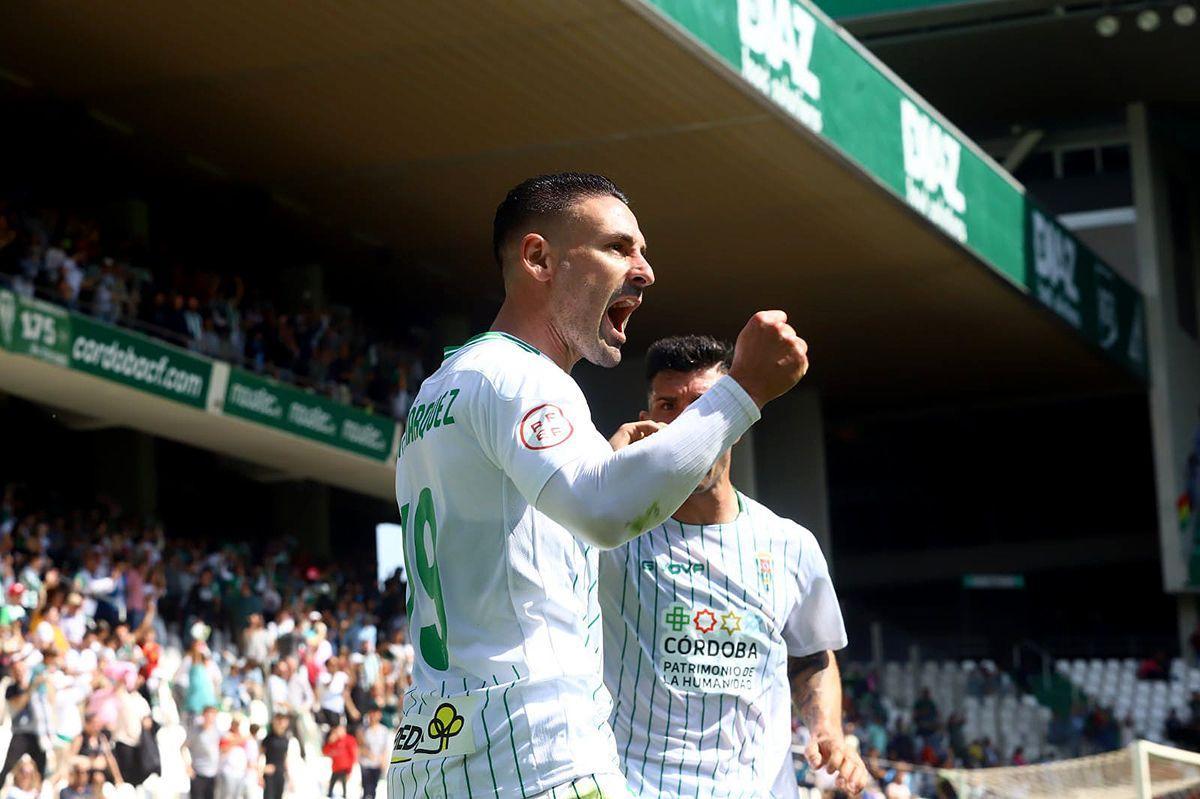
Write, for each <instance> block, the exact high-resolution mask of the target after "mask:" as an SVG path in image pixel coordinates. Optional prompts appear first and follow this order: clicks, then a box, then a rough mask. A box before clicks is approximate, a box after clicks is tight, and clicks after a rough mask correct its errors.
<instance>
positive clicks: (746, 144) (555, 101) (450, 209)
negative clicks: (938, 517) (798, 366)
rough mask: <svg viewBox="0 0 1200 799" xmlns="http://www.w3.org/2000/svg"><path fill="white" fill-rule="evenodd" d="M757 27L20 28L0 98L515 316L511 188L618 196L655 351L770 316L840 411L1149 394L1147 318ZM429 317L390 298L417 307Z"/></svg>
mask: <svg viewBox="0 0 1200 799" xmlns="http://www.w3.org/2000/svg"><path fill="white" fill-rule="evenodd" d="M741 5H742V6H743V7H753V6H755V5H756V4H753V3H746V2H743V3H742V4H741ZM781 8H786V9H789V11H788V14H785V15H784V16H787V17H788V18H786V19H781V18H778V17H777V16H775V15H774V12H772V11H771V9H781ZM738 9H739V4H738V3H736V2H734V0H727V1H726V2H713V3H690V2H684V1H683V0H655V2H654V4H651V3H644V2H641V0H588V1H587V2H585V1H584V0H576V1H575V2H561V0H522V1H521V2H459V3H403V4H382V5H381V4H377V3H371V2H366V1H365V0H360V1H359V2H346V3H339V4H335V5H328V4H293V3H286V2H282V0H274V1H272V2H257V3H240V2H231V1H229V0H224V1H222V2H211V3H202V4H188V5H182V6H181V5H178V4H161V3H153V2H149V1H148V0H143V2H129V3H122V4H116V5H113V4H105V5H102V6H101V5H96V6H92V5H83V6H80V5H77V4H66V3H39V4H8V5H6V6H4V7H3V8H2V9H0V53H2V55H0V68H2V69H3V70H4V71H5V72H4V73H0V75H4V74H7V76H8V78H9V81H8V82H9V87H8V89H7V91H6V94H8V95H9V96H14V95H15V96H25V95H30V94H32V95H37V94H38V93H39V92H45V93H47V94H49V95H52V96H55V97H58V98H65V99H67V100H72V101H79V102H82V103H84V104H86V105H87V106H88V107H89V108H92V109H94V111H95V112H97V116H98V117H99V118H102V119H104V120H107V121H108V122H109V123H110V124H111V125H112V126H113V127H115V128H117V129H121V130H128V131H131V135H134V136H146V137H148V140H150V141H154V142H157V143H166V144H167V145H169V146H171V147H173V148H176V149H178V150H179V151H181V152H182V153H184V154H186V155H187V156H188V157H189V158H191V159H192V160H193V162H194V163H201V164H206V165H209V166H211V167H212V171H214V172H221V173H224V174H227V175H228V176H230V177H231V178H233V179H236V180H242V181H250V182H253V183H256V184H260V185H263V186H266V187H268V188H269V189H270V190H272V191H273V192H275V193H276V194H277V195H278V196H280V197H281V198H286V199H287V201H289V202H291V203H293V204H294V205H295V206H296V207H298V208H305V209H308V211H309V212H310V213H311V214H312V215H313V216H314V217H315V218H319V219H321V220H322V221H324V222H332V223H333V224H336V225H339V226H342V227H344V228H345V229H346V230H349V231H354V232H357V233H360V234H362V235H363V236H364V237H369V238H374V239H378V240H380V241H382V242H384V243H386V244H387V245H389V246H391V247H394V248H396V249H397V250H398V251H399V252H400V253H401V254H404V255H407V256H409V257H410V259H411V261H412V262H413V263H417V264H426V265H434V266H436V267H437V268H438V269H441V270H444V271H445V273H446V275H447V278H446V279H447V280H449V281H452V282H454V283H457V284H458V285H460V286H461V289H462V291H464V292H470V293H473V294H479V293H487V292H491V293H495V292H498V290H499V285H498V282H499V281H498V278H497V276H496V275H495V270H494V267H493V266H492V265H491V262H490V253H489V250H490V242H489V238H490V230H489V227H490V219H491V212H492V210H493V208H494V206H495V203H496V201H497V199H498V198H499V196H500V195H501V194H502V192H503V191H504V189H506V188H507V187H508V186H510V185H512V184H513V183H515V182H516V181H518V180H520V179H521V178H523V177H526V176H528V175H530V174H534V173H538V172H545V171H551V170H559V169H586V170H591V171H601V172H605V173H607V174H610V175H611V176H613V177H614V178H615V179H616V180H617V181H618V182H619V183H620V184H622V185H623V186H624V187H625V188H626V190H627V191H628V193H629V194H630V195H631V197H632V198H633V199H634V205H635V210H636V212H637V213H638V216H639V218H640V220H641V223H642V227H643V230H644V231H645V233H646V235H647V238H648V240H649V243H650V257H651V262H652V263H653V264H654V265H655V267H656V270H657V274H658V280H659V282H658V285H657V286H655V287H654V289H652V291H651V292H650V293H649V294H648V298H647V299H648V302H647V304H646V306H645V307H644V308H643V310H642V311H641V312H640V313H639V314H638V316H637V317H636V318H635V319H634V321H633V324H632V334H633V336H632V343H633V346H635V347H636V346H641V345H644V344H645V343H647V342H648V341H649V340H650V339H651V338H652V337H654V336H658V335H661V334H667V333H672V332H680V331H691V330H707V331H713V332H717V333H721V334H726V335H733V334H736V332H737V330H738V328H739V327H740V325H741V323H742V321H744V319H745V318H746V317H747V315H748V314H749V313H751V312H752V311H754V310H756V309H759V308H762V307H765V306H778V307H783V308H786V309H788V310H789V311H790V312H791V314H792V315H793V317H794V319H795V320H796V322H797V327H798V329H800V331H801V332H802V333H803V335H805V337H806V338H808V339H809V341H810V343H811V345H812V348H813V353H814V355H813V357H814V377H815V379H816V380H817V381H818V382H819V383H820V384H821V385H822V386H823V388H824V389H825V390H826V391H828V392H830V393H832V394H834V395H841V396H864V395H868V394H869V395H871V396H878V395H879V394H881V393H886V394H912V393H914V392H917V393H925V392H931V391H938V392H942V391H987V392H1002V393H1008V392H1018V393H1034V392H1076V391H1085V392H1086V391H1102V390H1112V389H1130V388H1133V387H1136V386H1137V385H1138V380H1137V378H1136V376H1135V375H1136V374H1137V373H1138V372H1139V371H1140V370H1141V369H1142V367H1141V365H1140V362H1139V361H1138V357H1139V356H1140V355H1141V351H1140V350H1139V346H1140V339H1141V336H1140V326H1141V320H1140V315H1141V310H1140V302H1141V301H1140V297H1138V296H1137V294H1136V292H1135V291H1134V290H1133V289H1131V288H1130V287H1129V286H1127V285H1125V284H1123V283H1122V282H1121V281H1120V279H1119V278H1115V277H1113V276H1112V275H1111V274H1110V273H1108V272H1107V271H1106V270H1105V268H1104V267H1103V265H1102V264H1099V263H1098V262H1097V261H1096V260H1095V259H1094V257H1093V256H1092V255H1091V254H1090V253H1088V252H1087V251H1086V250H1085V249H1084V248H1082V245H1079V244H1078V243H1077V242H1075V241H1074V240H1073V239H1072V238H1071V237H1070V235H1069V234H1068V233H1066V232H1065V231H1063V230H1062V229H1061V228H1059V227H1057V226H1056V225H1055V224H1054V223H1053V222H1052V221H1050V220H1047V219H1045V218H1043V217H1042V216H1041V215H1040V214H1039V213H1038V212H1037V209H1036V207H1034V206H1033V205H1032V204H1031V202H1030V201H1029V200H1028V198H1027V197H1025V195H1024V193H1023V190H1022V189H1021V187H1020V186H1019V185H1018V184H1016V183H1015V182H1014V181H1012V179H1011V178H1009V177H1008V176H1006V175H1004V174H1003V173H1002V172H1001V171H1000V170H999V169H998V168H997V167H995V166H994V165H993V164H992V163H991V162H990V161H989V160H987V159H986V157H984V156H982V154H981V153H980V152H979V151H978V150H977V148H974V146H973V145H971V144H970V143H969V142H967V141H966V140H965V138H963V137H962V136H961V135H960V134H958V133H957V132H956V131H955V130H954V129H953V127H951V126H950V125H949V124H947V123H946V122H945V121H944V120H942V119H941V118H940V117H939V116H938V115H937V113H936V112H935V111H934V110H933V109H931V108H929V107H928V106H927V105H925V104H924V103H923V101H921V100H920V99H919V98H917V97H916V96H915V95H913V94H912V93H911V92H910V91H909V90H908V89H907V88H906V87H904V86H903V85H902V84H900V83H899V82H898V81H896V80H895V79H894V78H893V77H892V76H891V75H890V73H889V72H888V71H887V70H886V69H885V68H882V67H881V66H879V65H878V64H877V63H875V62H874V61H873V60H872V59H871V58H870V57H869V56H868V55H866V53H865V51H864V50H862V48H861V47H859V46H858V45H857V44H856V43H854V42H852V41H850V40H849V39H848V37H846V36H844V35H843V34H842V33H841V32H840V31H839V30H838V29H836V27H834V26H831V24H830V23H828V21H827V20H825V19H824V18H823V17H822V16H821V15H820V14H819V13H815V12H813V10H812V7H811V6H810V5H808V4H807V2H806V0H795V2H794V3H792V5H790V6H789V5H787V4H786V3H785V4H779V3H774V2H772V3H764V4H762V6H761V9H760V11H759V13H757V14H753V13H751V14H749V15H746V14H743V15H742V17H741V18H740V19H739V14H738ZM789 14H790V16H789ZM751 80H757V81H759V82H760V83H761V85H763V86H764V87H766V91H768V92H774V93H775V98H776V99H775V100H772V99H770V97H769V96H768V94H766V93H764V92H762V91H759V90H758V89H756V88H754V86H753V85H752V84H751V82H750V81H751ZM816 128H820V130H821V132H819V133H818V132H817V131H816V130H815V129H816ZM905 130H907V133H905ZM906 146H907V147H908V149H909V150H910V153H909V156H910V157H909V158H908V159H907V160H906V156H905V149H906ZM906 169H907V171H906ZM906 196H907V197H908V199H909V202H906V200H905V197H906ZM917 206H921V207H922V208H923V212H922V211H921V210H918V208H917ZM931 218H936V220H937V223H936V224H935V222H934V221H931ZM1035 251H1036V252H1035ZM1035 255H1037V256H1038V257H1037V259H1036V261H1035ZM1037 266H1040V267H1041V270H1040V271H1039V270H1038V269H1036V268H1035V267H1037ZM1039 297H1040V298H1041V299H1040V300H1039V299H1038V298H1039ZM420 301H421V298H420V297H412V296H406V295H405V293H404V290H403V276H402V275H400V276H397V304H398V306H403V304H405V303H414V302H420ZM1052 309H1053V310H1052ZM1106 348H1107V350H1108V352H1105V349H1106Z"/></svg>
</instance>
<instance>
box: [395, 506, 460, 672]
mask: <svg viewBox="0 0 1200 799" xmlns="http://www.w3.org/2000/svg"><path fill="white" fill-rule="evenodd" d="M410 504H411V503H408V502H406V503H404V505H403V507H401V508H400V527H401V528H403V530H404V537H405V539H407V540H406V541H405V542H404V567H405V569H406V570H407V571H408V573H409V575H410V577H409V580H410V586H409V590H410V591H413V589H415V588H416V585H415V583H417V582H419V583H420V585H421V588H422V589H424V592H425V595H426V596H427V597H428V598H429V601H430V602H431V603H432V604H433V609H434V614H435V617H434V620H433V621H434V623H433V624H428V625H425V626H424V627H422V628H421V632H420V634H419V635H418V638H417V641H418V643H419V649H420V651H421V657H423V658H424V659H425V662H426V663H428V664H429V665H430V666H431V667H433V668H435V669H437V670H438V671H445V670H446V669H448V668H449V667H450V653H449V651H448V650H447V649H446V603H445V602H444V601H443V599H442V577H441V574H440V573H439V572H438V565H437V559H436V556H435V551H436V548H437V535H438V530H437V518H436V517H435V514H434V510H433V493H432V492H431V491H430V490H429V489H428V488H422V489H421V493H420V494H419V495H418V497H417V510H416V512H415V513H414V514H412V516H413V528H415V529H413V530H412V531H411V532H413V533H415V535H410V530H409V527H408V517H409V505H410ZM409 541H411V542H412V544H413V550H414V552H415V554H416V560H417V569H416V575H417V580H416V581H413V580H412V578H411V575H412V574H413V570H412V567H411V565H410V563H411V562H410V561H409V559H408V543H409ZM415 599H416V594H415V592H413V593H410V594H409V597H408V617H409V618H410V619H411V618H412V613H413V604H414V600H415Z"/></svg>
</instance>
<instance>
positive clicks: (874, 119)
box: [645, 0, 1146, 375]
mask: <svg viewBox="0 0 1200 799" xmlns="http://www.w3.org/2000/svg"><path fill="white" fill-rule="evenodd" d="M645 2H647V3H649V4H650V5H651V6H653V7H655V8H657V9H658V10H659V11H661V12H662V13H663V14H664V15H666V17H667V18H669V19H670V20H673V21H674V22H675V23H676V24H677V25H679V26H681V27H682V28H684V29H685V30H687V31H688V32H689V33H691V35H692V36H694V37H695V38H697V39H699V40H700V41H701V42H702V43H703V44H705V45H706V46H707V47H708V48H709V49H711V50H712V51H713V52H714V53H715V54H716V55H717V56H718V57H719V58H720V59H721V60H722V61H724V62H725V63H726V64H727V65H728V66H729V67H731V68H732V69H733V70H734V71H736V72H737V73H738V74H740V75H741V76H742V78H743V79H745V80H746V81H747V82H748V83H749V84H750V85H751V86H752V87H754V88H755V89H757V90H758V91H759V92H761V93H762V94H763V95H765V96H766V97H768V98H770V99H771V101H773V102H774V103H775V104H776V105H778V106H779V107H780V108H781V109H783V110H784V111H785V112H786V113H787V114H788V115H790V116H791V117H792V118H794V119H795V120H796V121H798V122H799V123H800V124H802V125H803V126H804V127H806V128H808V129H809V130H811V131H812V132H814V133H816V134H819V135H820V136H821V137H823V138H824V139H825V140H827V141H828V142H829V143H830V144H832V145H833V146H834V147H836V148H837V149H838V150H840V151H841V152H842V153H844V154H845V155H846V156H847V157H849V158H850V159H851V160H852V161H854V162H856V163H857V164H858V165H859V166H861V167H862V168H863V169H864V170H865V171H866V172H867V173H869V174H870V175H872V176H874V177H875V179H876V180H878V181H879V182H880V183H881V184H883V185H884V186H886V187H887V188H888V189H890V190H891V191H892V192H893V193H894V194H896V195H897V196H898V197H899V198H901V199H902V200H904V201H905V202H906V203H908V205H909V206H911V207H912V208H913V209H914V210H915V211H917V212H918V213H919V214H921V215H922V216H924V217H925V218H926V219H928V220H929V221H930V222H931V223H932V224H933V225H935V226H937V227H938V228H940V229H941V230H942V231H943V232H944V233H945V234H946V235H948V236H950V237H951V238H953V239H955V240H956V241H958V242H959V243H960V244H961V245H963V246H964V247H966V248H968V249H969V250H971V251H973V252H974V253H975V254H976V255H977V256H979V257H980V258H981V259H982V260H983V261H984V262H986V263H987V264H988V265H990V266H991V267H992V268H993V269H995V270H996V271H997V272H999V273H1000V274H1002V275H1004V276H1005V277H1006V278H1008V279H1009V280H1010V281H1011V282H1012V283H1014V284H1015V285H1017V286H1019V287H1020V288H1021V289H1023V290H1025V291H1027V292H1029V293H1031V294H1033V295H1034V296H1035V297H1037V299H1038V300H1039V301H1041V302H1042V303H1043V304H1045V305H1047V307H1049V308H1051V310H1053V311H1054V312H1055V313H1057V314H1059V315H1060V316H1063V315H1064V311H1068V306H1067V305H1064V304H1063V303H1062V302H1061V300H1062V299H1063V296H1062V292H1063V291H1066V285H1065V284H1063V283H1062V281H1061V280H1060V281H1059V282H1058V283H1057V284H1055V286H1054V287H1048V286H1043V290H1042V291H1040V292H1039V291H1036V290H1035V289H1036V286H1037V285H1039V284H1037V283H1036V281H1035V280H1034V277H1035V276H1036V275H1038V274H1040V273H1038V271H1037V268H1038V263H1039V262H1036V261H1035V260H1034V259H1033V254H1034V252H1035V251H1037V252H1042V251H1041V250H1037V249H1036V247H1035V246H1034V245H1035V244H1036V242H1037V241H1048V240H1049V239H1046V238H1045V237H1043V238H1042V239H1038V238H1037V236H1036V235H1035V234H1037V232H1038V231H1041V230H1044V229H1045V227H1046V226H1045V225H1043V224H1042V223H1041V222H1038V221H1037V215H1040V212H1039V211H1037V210H1036V209H1035V208H1033V207H1032V206H1031V205H1030V203H1029V201H1028V200H1027V198H1026V195H1025V191H1024V189H1023V188H1022V187H1021V185H1020V184H1019V183H1017V182H1016V181H1015V180H1014V179H1013V178H1012V177H1010V176H1009V175H1008V174H1007V173H1005V172H1004V171H1003V170H1002V169H1000V168H999V167H998V166H996V165H995V164H994V163H993V162H991V161H990V160H989V159H987V158H986V157H984V156H983V155H982V154H981V153H980V151H979V150H978V149H977V148H975V147H974V146H973V145H971V143H970V142H969V141H967V140H966V139H965V138H963V137H961V136H960V135H959V134H958V133H957V132H956V131H955V130H953V129H952V128H951V127H950V126H949V125H948V124H947V123H946V122H945V121H944V120H943V119H942V118H941V116H940V115H938V114H937V112H936V111H934V110H933V109H931V108H929V107H928V106H927V105H926V104H925V103H924V101H922V100H921V99H920V98H919V97H917V96H916V95H915V94H912V93H911V92H910V91H909V90H907V89H906V88H904V87H903V86H902V85H901V84H900V83H899V81H897V80H896V79H895V78H894V77H892V76H891V75H890V74H889V73H888V72H887V71H886V70H885V69H884V68H882V67H881V66H880V65H879V64H878V63H877V62H876V61H875V60H874V59H873V58H871V57H870V56H869V55H868V54H867V53H866V51H865V50H864V49H863V48H862V47H861V46H860V45H858V44H857V43H856V42H855V41H854V40H853V39H852V38H851V37H850V36H849V35H848V34H846V33H845V32H843V31H842V30H841V29H840V28H838V27H837V26H836V25H834V24H832V23H830V22H828V21H827V20H826V19H825V18H824V16H823V15H822V14H821V13H820V12H818V11H817V10H816V9H815V7H814V6H813V5H812V4H811V3H810V2H809V0H645ZM1043 221H1044V220H1043ZM1039 225H1040V227H1039ZM1050 226H1052V227H1053V228H1054V229H1055V230H1057V231H1058V232H1059V233H1061V235H1062V236H1065V237H1066V239H1068V240H1069V241H1070V242H1071V246H1072V247H1073V248H1074V249H1073V252H1074V253H1075V260H1074V261H1073V262H1072V265H1073V266H1074V267H1075V272H1074V275H1075V277H1076V279H1077V281H1078V283H1079V284H1080V286H1081V287H1082V286H1087V287H1090V288H1087V289H1086V291H1087V292H1089V293H1088V294H1087V296H1083V295H1081V297H1080V298H1079V299H1078V300H1076V299H1074V295H1073V294H1067V295H1066V297H1067V299H1068V300H1069V301H1070V302H1069V305H1071V306H1073V307H1074V311H1075V312H1076V314H1077V315H1078V317H1079V320H1078V322H1079V323H1078V324H1074V323H1072V322H1071V319H1069V318H1068V319H1067V321H1068V323H1072V326H1073V327H1075V328H1076V329H1077V330H1078V331H1079V332H1080V333H1081V334H1083V335H1085V336H1087V337H1088V338H1089V339H1090V340H1091V341H1092V342H1093V343H1095V344H1097V345H1098V346H1100V347H1102V348H1103V349H1105V350H1106V351H1107V352H1109V353H1111V354H1112V355H1113V356H1114V357H1115V358H1117V359H1118V360H1119V361H1120V362H1122V363H1123V364H1125V365H1126V366H1127V367H1129V368H1130V369H1131V370H1133V371H1134V372H1135V373H1136V374H1139V375H1145V373H1146V365H1145V364H1146V361H1145V352H1144V348H1143V347H1142V346H1141V342H1142V340H1143V338H1142V335H1141V333H1140V326H1141V324H1142V321H1141V319H1142V312H1141V297H1140V295H1138V293H1137V290H1136V289H1134V288H1133V287H1132V286H1130V285H1129V284H1128V283H1126V282H1125V281H1124V280H1122V279H1121V278H1120V277H1119V276H1117V275H1116V274H1115V273H1113V272H1112V270H1110V269H1108V267H1106V266H1105V265H1104V264H1103V263H1102V262H1101V261H1100V260H1099V259H1098V258H1097V257H1096V256H1095V255H1094V254H1093V253H1091V252H1090V251H1089V250H1087V248H1086V247H1084V246H1083V244H1082V243H1080V242H1079V241H1078V240H1076V239H1075V238H1074V237H1073V236H1071V234H1070V233H1067V232H1066V231H1065V230H1063V229H1062V228H1061V227H1060V226H1058V225H1057V223H1054V222H1052V221H1051V222H1050ZM1055 241H1056V242H1057V239H1055ZM1052 246H1054V247H1058V248H1059V250H1058V252H1061V251H1062V246H1061V245H1059V244H1057V243H1055V244H1053V245H1052ZM1048 263H1050V262H1048V261H1047V262H1043V263H1042V266H1043V267H1046V265H1047V264H1048ZM1055 268H1057V267H1055ZM1101 284H1103V288H1095V287H1099V286H1101ZM1102 306H1103V307H1102ZM1102 313H1103V314H1107V316H1106V317H1103V319H1104V320H1105V322H1104V323H1102V322H1101V321H1100V320H1101V318H1102V317H1101V316H1100V314H1102ZM1093 317H1094V321H1093V322H1092V323H1091V324H1084V322H1085V321H1086V320H1088V319H1093ZM1064 318H1067V317H1065V316H1064ZM1105 323H1111V324H1113V325H1116V326H1117V328H1118V329H1117V330H1116V333H1115V338H1113V336H1112V333H1111V331H1109V330H1108V329H1107V328H1103V327H1102V324H1105ZM1135 328H1136V330H1135ZM1110 339H1112V340H1111V341H1110ZM1131 342H1132V343H1131Z"/></svg>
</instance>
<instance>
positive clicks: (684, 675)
mask: <svg viewBox="0 0 1200 799" xmlns="http://www.w3.org/2000/svg"><path fill="white" fill-rule="evenodd" d="M738 508H739V512H738V517H737V519H735V520H734V521H732V522H729V523H728V524H713V525H703V526H701V525H692V524H682V523H680V522H677V521H675V520H674V519H668V520H667V521H666V522H665V523H664V524H662V525H660V526H658V527H656V528H655V529H653V530H651V531H649V532H647V533H646V534H645V535H642V536H639V537H637V538H635V539H633V540H632V541H630V542H628V543H626V544H624V545H622V546H620V547H618V548H617V549H614V550H612V551H610V552H604V553H601V556H600V561H601V563H600V602H601V606H602V607H603V609H604V614H603V618H604V621H603V627H604V679H605V682H606V683H607V685H608V688H609V691H610V692H611V693H612V695H613V697H614V700H615V706H614V709H613V717H612V724H613V732H614V733H615V735H616V739H617V753H618V755H619V756H620V758H621V765H622V770H623V771H624V773H625V777H626V779H627V780H628V781H629V788H630V793H632V794H633V795H634V796H638V797H641V798H642V799H652V798H653V797H662V799H666V798H667V797H680V798H681V799H682V797H696V796H703V797H725V796H731V797H732V796H737V797H749V798H750V799H768V797H769V798H770V799H783V797H786V799H796V796H797V788H796V779H795V771H794V769H793V768H792V767H791V754H790V748H791V739H792V726H791V719H792V714H791V708H792V702H791V691H790V689H789V684H788V677H787V658H788V655H789V654H790V655H793V656H797V657H799V656H803V655H811V654H813V653H815V652H820V651H823V650H826V649H841V648H842V647H844V646H845V645H846V629H845V626H844V624H843V622H842V613H841V610H840V608H839V607H838V601H837V596H836V594H835V593H834V590H833V584H832V582H831V580H830V577H829V568H828V566H827V565H826V563H825V558H824V556H823V555H822V554H821V549H820V546H819V545H818V544H817V540H816V538H814V537H813V534H812V533H810V532H809V531H808V530H806V529H804V528H803V527H801V526H800V525H798V524H796V523H794V522H792V521H789V520H787V519H783V518H780V517H779V516H776V515H775V514H774V513H772V512H771V511H769V510H767V509H766V508H765V507H763V506H762V505H760V504H758V503H757V502H754V501H753V500H751V499H749V498H747V497H745V496H743V495H741V494H740V493H739V494H738Z"/></svg>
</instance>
